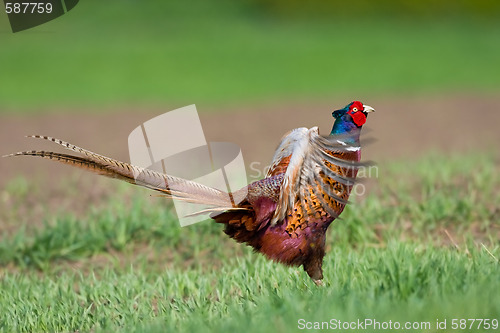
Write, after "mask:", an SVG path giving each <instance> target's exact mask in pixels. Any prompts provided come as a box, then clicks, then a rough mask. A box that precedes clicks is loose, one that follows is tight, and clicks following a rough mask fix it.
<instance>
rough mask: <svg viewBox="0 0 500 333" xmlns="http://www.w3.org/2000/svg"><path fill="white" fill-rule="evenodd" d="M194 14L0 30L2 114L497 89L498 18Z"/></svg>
mask: <svg viewBox="0 0 500 333" xmlns="http://www.w3.org/2000/svg"><path fill="white" fill-rule="evenodd" d="M196 4H197V5H196V6H192V7H190V8H185V7H183V6H176V5H173V4H170V3H168V2H164V3H161V4H160V3H154V4H146V3H143V2H135V1H127V2H123V1H107V2H102V1H99V2H98V1H90V0H89V1H85V2H80V3H79V4H78V6H77V7H75V9H74V10H72V11H71V12H69V13H68V14H66V15H64V16H63V17H61V18H59V19H56V20H54V21H52V22H50V23H48V24H45V25H43V26H40V27H37V28H35V29H32V30H28V31H24V32H21V33H17V34H12V33H9V28H8V25H7V22H2V24H1V25H0V27H3V29H4V31H5V33H3V34H2V47H1V48H0V62H1V63H2V64H4V66H3V67H2V78H3V79H2V80H1V81H0V112H9V111H11V112H26V111H31V112H40V111H45V110H47V109H52V108H54V107H55V108H63V109H64V110H66V109H71V110H78V109H79V108H80V109H81V108H83V109H88V108H96V107H98V108H99V109H96V110H95V111H96V112H98V111H102V110H103V109H104V110H105V109H116V108H120V107H126V108H137V109H140V108H141V107H144V106H147V105H152V106H157V105H161V106H165V105H168V106H169V107H173V106H182V105H187V104H193V103H196V104H198V105H199V106H200V105H201V106H204V105H211V106H214V105H216V106H217V105H222V104H226V105H227V104H229V105H237V104H240V103H246V104H248V103H251V102H263V101H264V102H265V101H275V100H280V101H281V100H284V99H287V100H289V101H291V102H292V101H294V100H301V99H308V100H309V99H314V98H316V99H331V98H332V97H334V96H339V95H342V96H345V95H352V98H353V99H364V98H365V99H366V97H369V96H374V95H381V94H382V95H384V94H385V95H388V96H394V95H395V94H419V93H425V94H429V93H430V94H432V93H442V92H459V93H461V92H468V93H477V92H481V93H486V94H494V93H496V92H497V91H498V89H499V88H500V67H499V66H498V64H497V62H498V59H499V58H500V43H498V36H499V34H500V24H498V20H484V21H483V20H479V19H478V20H466V19H462V20H458V19H455V20H453V19H450V20H448V19H446V17H443V18H442V19H441V20H439V21H437V20H434V21H432V20H416V19H413V20H411V19H408V20H403V19H401V20H398V19H395V18H388V17H383V16H380V17H360V18H358V19H356V20H354V21H353V18H352V16H349V17H347V16H340V15H335V14H333V15H332V17H331V18H330V19H329V20H324V19H323V20H316V21H315V20H298V19H284V18H279V17H272V16H271V17H268V16H263V15H257V14H255V13H253V14H252V12H251V11H248V12H242V11H244V9H245V7H241V8H240V7H238V6H236V5H235V8H232V7H231V6H228V3H223V4H222V5H221V4H219V5H213V6H211V5H208V4H204V2H203V3H202V2H199V3H198V2H196ZM226 7H229V8H226ZM3 19H4V20H5V18H3ZM75 106H78V108H75Z"/></svg>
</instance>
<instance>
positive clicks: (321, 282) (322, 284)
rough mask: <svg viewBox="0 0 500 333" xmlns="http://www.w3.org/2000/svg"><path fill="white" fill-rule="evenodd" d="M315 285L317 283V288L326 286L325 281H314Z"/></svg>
mask: <svg viewBox="0 0 500 333" xmlns="http://www.w3.org/2000/svg"><path fill="white" fill-rule="evenodd" d="M313 281H314V283H316V285H317V286H319V287H323V286H324V285H325V284H324V283H323V280H313Z"/></svg>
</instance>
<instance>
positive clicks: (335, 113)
mask: <svg viewBox="0 0 500 333" xmlns="http://www.w3.org/2000/svg"><path fill="white" fill-rule="evenodd" d="M344 113H345V111H344V110H337V111H333V112H332V116H333V118H335V119H337V118H339V117H342V115H343V114H344Z"/></svg>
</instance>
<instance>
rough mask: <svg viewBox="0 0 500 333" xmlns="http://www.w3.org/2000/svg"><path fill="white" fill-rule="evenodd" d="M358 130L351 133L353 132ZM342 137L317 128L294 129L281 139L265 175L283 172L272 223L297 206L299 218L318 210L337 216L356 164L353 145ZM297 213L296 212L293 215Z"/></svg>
mask: <svg viewBox="0 0 500 333" xmlns="http://www.w3.org/2000/svg"><path fill="white" fill-rule="evenodd" d="M357 134H359V133H355V134H351V135H357ZM347 139H348V138H346V137H344V136H332V135H331V136H328V137H323V136H320V135H319V130H318V128H317V127H313V128H311V129H306V128H298V129H295V130H293V131H291V132H289V133H288V134H287V135H286V136H285V137H284V138H283V139H282V141H281V143H280V145H279V147H278V149H277V151H276V153H275V156H274V158H273V163H272V166H271V168H270V170H269V173H268V175H274V174H278V173H282V172H284V178H283V183H282V185H281V191H280V197H279V199H278V204H277V207H276V211H275V213H274V216H273V218H272V220H271V223H273V224H275V223H276V222H278V221H283V220H284V219H285V217H286V216H291V215H294V214H293V213H294V211H295V212H296V209H297V208H299V210H300V211H301V212H302V218H304V217H305V216H311V215H313V216H315V215H316V213H317V212H318V210H322V211H323V212H326V213H327V214H329V215H330V216H332V217H337V216H338V214H339V213H340V212H341V211H342V209H343V206H344V205H345V204H346V203H347V199H348V197H349V191H350V189H351V187H352V185H353V184H354V180H355V177H356V173H357V169H358V168H359V167H360V166H361V164H360V163H359V149H360V147H359V146H357V145H349V144H346V143H345V142H348V141H350V140H347ZM295 215H297V214H295Z"/></svg>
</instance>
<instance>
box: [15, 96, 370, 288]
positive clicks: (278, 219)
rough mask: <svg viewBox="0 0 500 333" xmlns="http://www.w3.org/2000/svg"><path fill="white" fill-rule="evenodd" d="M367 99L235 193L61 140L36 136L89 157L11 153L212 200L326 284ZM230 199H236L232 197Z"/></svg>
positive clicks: (253, 239) (256, 242)
mask: <svg viewBox="0 0 500 333" xmlns="http://www.w3.org/2000/svg"><path fill="white" fill-rule="evenodd" d="M373 111H375V110H374V109H373V108H372V107H370V106H368V105H363V104H362V103H361V102H359V101H354V102H352V103H350V104H348V105H347V106H345V107H344V108H343V109H340V110H336V111H334V112H333V113H332V115H333V117H334V118H335V122H334V125H333V128H332V131H331V133H330V135H329V136H326V137H323V136H320V135H319V130H318V127H313V128H311V129H307V128H297V129H294V130H292V131H290V132H289V133H287V134H286V135H285V136H284V137H283V139H282V140H281V143H280V145H279V146H278V148H277V150H276V152H275V154H274V157H273V161H272V164H271V168H270V169H269V172H268V173H267V175H266V177H265V178H264V179H262V180H259V181H256V182H253V183H251V184H249V185H248V186H246V187H245V188H243V189H240V190H238V191H235V192H234V193H230V195H228V193H225V192H223V191H220V190H218V189H214V188H211V187H208V186H204V185H202V184H199V183H196V182H193V181H189V180H185V179H182V178H178V177H174V176H170V175H166V174H162V173H158V172H155V171H152V170H149V169H143V168H141V167H137V166H134V165H131V164H128V163H124V162H120V161H117V160H114V159H112V158H109V157H105V156H102V155H98V154H96V153H93V152H91V151H88V150H85V149H83V148H80V147H77V146H75V145H72V144H70V143H67V142H64V141H62V140H59V139H55V138H52V137H46V136H32V137H33V138H39V139H45V140H49V141H53V142H55V143H58V144H60V145H62V146H64V147H65V148H67V149H69V150H71V151H74V152H77V153H79V154H81V155H82V156H75V155H69V154H62V153H55V152H50V151H25V152H19V153H15V154H11V155H7V156H22V155H29V156H39V157H43V158H47V159H52V160H56V161H59V162H62V163H66V164H69V165H72V166H75V167H79V168H82V169H86V170H89V171H92V172H95V173H97V174H101V175H104V176H108V177H112V178H118V179H121V180H124V181H127V182H130V183H133V184H137V185H140V186H144V187H147V188H150V189H153V190H157V191H160V192H162V193H163V194H164V195H166V196H168V197H173V198H176V199H179V200H184V201H187V202H192V203H199V204H205V205H208V206H210V207H211V208H210V209H207V210H205V211H204V213H211V215H210V216H211V218H213V219H214V220H215V222H217V223H223V224H224V225H225V229H224V232H225V233H226V234H227V235H229V237H231V238H233V239H235V240H236V241H237V242H241V243H246V244H248V245H249V246H252V247H253V248H254V249H255V251H257V252H260V253H263V254H264V255H265V256H266V257H268V258H269V259H271V260H275V261H277V262H281V263H283V264H285V265H293V266H300V265H302V266H303V268H304V270H305V271H306V272H307V274H308V275H309V276H310V277H311V278H312V279H313V280H314V281H315V282H316V283H317V284H320V283H321V280H322V279H323V272H322V263H323V257H324V255H325V234H326V230H327V229H328V227H329V225H330V224H331V223H332V221H333V220H335V218H337V217H338V216H339V215H340V214H341V213H342V211H343V210H344V207H345V205H346V204H347V202H348V198H349V194H350V192H351V189H352V186H353V184H354V181H355V178H356V175H357V172H358V169H359V167H360V166H361V164H360V156H361V155H360V154H361V147H360V141H359V135H360V130H361V128H362V126H363V124H364V123H365V122H366V118H367V115H368V113H369V112H373ZM228 198H230V200H229V199H228Z"/></svg>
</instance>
